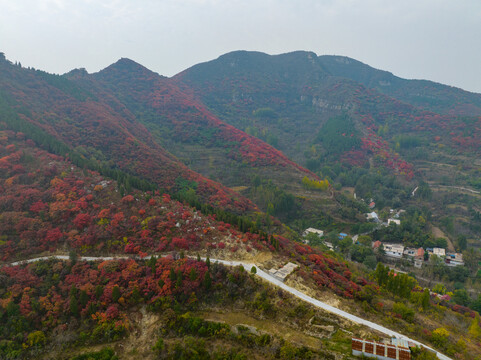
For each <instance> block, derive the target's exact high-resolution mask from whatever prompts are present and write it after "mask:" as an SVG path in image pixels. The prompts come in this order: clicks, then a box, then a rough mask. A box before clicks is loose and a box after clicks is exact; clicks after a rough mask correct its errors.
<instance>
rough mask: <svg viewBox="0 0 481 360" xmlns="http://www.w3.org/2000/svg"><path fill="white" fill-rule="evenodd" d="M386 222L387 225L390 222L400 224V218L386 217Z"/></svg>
mask: <svg viewBox="0 0 481 360" xmlns="http://www.w3.org/2000/svg"><path fill="white" fill-rule="evenodd" d="M387 224H388V225H391V224H396V225H401V220H399V219H387Z"/></svg>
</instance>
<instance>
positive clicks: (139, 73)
mask: <svg viewBox="0 0 481 360" xmlns="http://www.w3.org/2000/svg"><path fill="white" fill-rule="evenodd" d="M91 78H92V79H93V80H94V81H95V82H96V83H98V84H100V85H101V86H102V87H103V88H105V89H108V90H110V91H112V93H113V94H114V95H115V96H116V97H117V98H118V99H119V100H120V101H121V102H122V103H123V104H125V105H126V107H127V108H128V109H129V111H131V112H132V113H133V114H134V115H135V116H136V118H137V120H138V121H139V122H141V123H142V124H144V125H145V126H146V127H147V128H148V129H149V131H150V132H151V133H152V134H153V136H154V138H155V139H156V141H157V142H158V143H159V144H161V145H162V146H164V147H165V148H166V149H167V150H169V151H170V152H171V153H173V154H175V155H176V156H177V157H178V158H179V159H185V162H186V164H188V166H189V167H190V168H192V169H194V170H195V171H198V172H200V173H202V174H204V175H206V176H208V177H210V178H214V179H217V180H219V181H221V182H222V183H223V184H225V185H227V186H243V185H246V184H249V183H250V182H251V180H252V178H253V177H254V175H255V174H261V176H266V177H270V178H275V177H274V176H273V175H272V174H277V173H279V177H278V179H277V180H276V182H278V183H281V184H283V185H289V184H291V183H293V182H298V183H300V181H301V179H302V178H303V177H304V176H311V177H313V178H315V177H316V176H315V175H314V174H312V173H311V172H309V171H308V170H306V169H303V168H302V167H301V166H299V165H297V164H296V163H294V162H293V161H291V160H289V159H288V158H287V157H286V156H285V155H284V154H282V153H281V152H280V151H278V150H276V149H275V148H273V147H272V146H270V145H268V144H266V143H265V142H263V141H262V140H260V139H258V138H256V137H254V136H252V135H248V134H246V133H245V132H243V131H241V130H239V129H237V128H235V127H233V126H231V125H229V124H227V123H225V122H223V121H222V120H221V119H219V118H218V117H216V116H215V115H213V114H212V113H211V112H210V111H208V110H207V109H206V108H205V106H204V105H203V104H202V103H200V102H198V101H196V100H195V99H194V98H193V96H192V94H191V91H188V90H187V91H184V90H182V89H180V88H179V87H178V86H177V85H176V84H175V82H173V81H172V80H171V79H167V78H165V77H162V76H160V75H157V74H155V73H153V72H151V71H149V70H147V69H146V68H144V67H142V66H140V65H139V64H137V63H135V62H133V61H131V60H128V59H122V60H120V61H118V62H117V63H115V64H113V65H111V66H109V67H107V68H106V69H104V70H102V71H100V72H99V73H97V74H93V75H92V76H91ZM269 174H270V175H269Z"/></svg>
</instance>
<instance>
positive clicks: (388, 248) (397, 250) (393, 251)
mask: <svg viewBox="0 0 481 360" xmlns="http://www.w3.org/2000/svg"><path fill="white" fill-rule="evenodd" d="M383 246H384V252H385V253H386V256H389V257H393V258H396V259H400V258H402V256H403V252H404V246H402V245H400V244H383Z"/></svg>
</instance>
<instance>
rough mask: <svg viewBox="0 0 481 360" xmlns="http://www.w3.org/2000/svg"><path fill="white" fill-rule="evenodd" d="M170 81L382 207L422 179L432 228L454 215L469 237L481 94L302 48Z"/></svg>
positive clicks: (210, 66) (209, 65)
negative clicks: (427, 192) (428, 197)
mask: <svg viewBox="0 0 481 360" xmlns="http://www.w3.org/2000/svg"><path fill="white" fill-rule="evenodd" d="M173 79H174V80H175V81H177V82H178V83H179V84H180V85H179V86H182V84H184V85H183V86H185V87H186V88H191V89H193V91H194V93H195V96H196V97H197V98H198V99H199V101H202V102H203V103H205V104H206V106H207V107H208V108H209V109H210V110H211V111H212V112H213V113H215V114H216V115H217V116H218V117H220V118H221V119H223V120H224V121H226V122H228V123H229V124H231V125H233V126H235V127H237V128H239V129H242V130H244V131H245V132H247V133H251V134H254V135H256V136H258V137H260V138H265V139H266V140H267V141H269V140H270V141H272V142H273V143H275V144H276V146H277V148H278V149H279V150H281V151H282V152H284V153H285V154H286V155H287V156H289V158H291V159H293V160H295V161H296V162H297V163H299V164H301V165H303V166H305V167H307V168H308V169H309V170H311V171H313V172H315V173H316V174H318V175H319V176H320V177H321V178H324V177H326V176H327V177H328V178H329V179H330V181H332V182H333V183H337V184H340V185H342V188H344V189H345V190H346V191H349V192H351V194H352V193H353V192H354V191H355V192H356V194H357V196H359V197H362V198H364V199H370V198H373V199H374V200H375V202H376V203H377V204H379V205H380V207H381V208H382V207H384V206H389V207H390V208H399V207H401V206H404V207H406V206H409V205H410V204H411V200H413V199H411V197H410V194H411V192H412V190H414V189H415V188H416V186H418V185H419V184H420V183H421V182H424V183H427V184H429V186H430V187H431V188H432V189H433V190H434V196H433V198H432V201H430V202H429V208H430V213H431V214H433V216H434V219H436V220H435V221H436V223H437V226H440V227H442V228H444V229H447V228H446V224H447V223H450V222H451V221H452V216H454V217H456V218H457V219H458V220H457V221H459V224H460V225H459V226H457V227H456V229H455V230H454V227H450V229H451V230H450V231H446V232H447V233H450V234H449V235H448V236H449V237H452V238H453V240H454V239H455V238H456V237H458V236H460V235H463V236H468V237H470V238H472V239H473V243H477V241H476V238H477V237H476V232H477V230H476V229H478V228H479V225H480V224H479V222H478V220H477V215H476V211H479V207H477V208H476V209H477V210H474V212H473V211H472V210H471V208H468V209H467V210H461V208H462V206H465V205H463V204H466V201H468V202H469V203H473V204H474V203H476V201H478V198H477V194H478V190H477V189H480V183H479V176H480V174H479V170H478V169H479V166H480V165H481V163H480V162H479V154H480V152H481V118H480V117H479V116H478V115H477V114H478V113H479V112H478V110H477V109H478V105H477V104H479V99H480V96H481V95H479V94H473V93H468V92H466V91H463V90H460V89H455V88H452V87H448V86H444V85H440V84H435V83H430V82H423V81H417V80H405V79H400V78H397V77H395V76H393V75H392V74H389V73H387V72H382V71H378V70H375V69H372V68H370V67H368V66H367V65H364V64H362V63H360V62H357V61H355V60H351V59H347V58H344V57H329V56H317V55H316V54H314V53H312V52H304V51H298V52H294V53H289V54H281V55H267V54H262V53H258V52H247V51H236V52H232V53H228V54H225V55H222V56H220V57H219V58H218V59H215V60H212V61H209V62H206V63H202V64H197V65H194V66H193V67H191V68H189V69H187V70H184V71H182V72H181V73H179V74H178V75H176V76H175V77H174V78H173ZM380 82H381V84H385V85H386V84H387V83H388V82H389V83H390V84H391V85H390V86H384V85H382V86H381V84H380ZM416 94H424V95H425V96H424V95H423V96H424V97H423V96H417V95H416ZM423 99H424V100H423ZM426 99H434V100H433V101H432V102H429V103H428V101H427V100H426ZM436 104H438V105H436ZM452 169H454V174H451V175H449V172H450V170H452ZM379 173H381V174H382V175H381V176H379V175H377V174H379ZM387 178H389V179H390V180H386V179H387ZM457 188H458V190H456V189H457ZM459 188H466V189H468V191H463V190H460V189H459ZM353 190H354V191H353ZM448 190H449V191H457V192H460V194H459V197H456V196H451V195H450V194H449V193H448ZM470 190H472V191H470ZM465 196H467V197H468V198H469V200H466V198H464V197H465ZM461 198H462V199H461ZM446 204H450V206H452V208H451V209H456V210H455V211H454V212H452V211H451V210H450V211H447V208H446ZM449 219H451V220H449ZM467 219H469V220H467ZM474 224H477V225H474ZM448 227H449V226H448Z"/></svg>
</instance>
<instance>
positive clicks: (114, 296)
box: [112, 285, 122, 302]
mask: <svg viewBox="0 0 481 360" xmlns="http://www.w3.org/2000/svg"><path fill="white" fill-rule="evenodd" d="M121 296H122V295H121V294H120V288H119V287H118V286H117V285H115V286H114V288H113V289H112V301H113V302H117V301H119V299H120V297H121Z"/></svg>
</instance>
